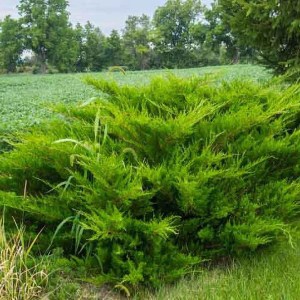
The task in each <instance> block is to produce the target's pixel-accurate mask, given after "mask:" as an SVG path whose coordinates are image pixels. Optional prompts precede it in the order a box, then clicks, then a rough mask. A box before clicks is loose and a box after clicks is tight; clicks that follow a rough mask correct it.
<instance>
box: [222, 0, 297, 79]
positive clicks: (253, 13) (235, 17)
mask: <svg viewBox="0 0 300 300" xmlns="http://www.w3.org/2000/svg"><path fill="white" fill-rule="evenodd" d="M218 3H219V5H220V11H221V15H222V18H223V20H224V23H225V24H227V25H229V26H230V28H231V30H232V32H233V34H235V35H236V36H237V37H238V40H239V44H241V45H246V46H251V47H253V48H254V49H256V50H258V51H259V53H260V56H261V59H262V61H263V63H264V64H265V65H267V66H269V67H271V68H272V69H274V70H275V72H276V73H279V74H280V73H285V72H286V71H288V70H289V69H294V68H298V73H297V75H298V76H297V77H298V78H299V58H300V56H299V53H300V46H299V45H300V2H299V1H295V0H280V1H274V0H265V1H261V0H251V1H250V0H236V1H231V0H220V1H219V2H218Z"/></svg>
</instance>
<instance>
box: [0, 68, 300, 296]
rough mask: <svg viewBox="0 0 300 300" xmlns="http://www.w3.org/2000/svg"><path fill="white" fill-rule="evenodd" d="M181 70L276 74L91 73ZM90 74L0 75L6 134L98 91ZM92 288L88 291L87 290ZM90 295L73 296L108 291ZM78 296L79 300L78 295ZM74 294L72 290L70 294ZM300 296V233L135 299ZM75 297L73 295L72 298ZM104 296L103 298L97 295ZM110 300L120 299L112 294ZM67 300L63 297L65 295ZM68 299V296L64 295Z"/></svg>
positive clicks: (141, 78)
mask: <svg viewBox="0 0 300 300" xmlns="http://www.w3.org/2000/svg"><path fill="white" fill-rule="evenodd" d="M170 72H172V73H175V74H176V75H179V76H184V77H186V76H192V75H204V74H209V75H212V74H213V76H212V77H209V78H210V80H217V81H220V80H223V79H224V80H226V81H230V80H232V79H242V80H254V81H258V82H264V81H266V80H268V79H269V78H270V75H269V73H268V72H267V71H266V70H265V69H264V68H262V67H258V66H249V65H235V66H228V67H227V66H226V67H208V68H201V69H189V70H175V71H168V70H164V71H147V72H127V73H126V74H125V75H123V74H121V73H99V74H88V75H92V76H95V77H104V78H107V79H110V78H113V79H114V80H116V81H118V82H121V83H122V84H143V83H146V82H148V81H149V79H150V78H151V77H153V76H156V75H163V76H165V75H167V74H168V73H170ZM85 76H87V74H84V75H82V74H67V75H61V74H59V75H44V76H41V75H39V76H38V75H37V76H34V75H13V76H0V103H1V106H0V132H4V133H5V132H15V131H17V130H27V129H29V128H30V126H33V125H36V124H39V123H40V122H43V121H44V120H45V119H49V118H52V117H53V116H54V114H53V112H52V110H51V108H52V107H53V106H55V104H58V103H65V104H68V103H80V102H83V101H86V100H88V99H89V98H91V97H94V96H97V95H98V92H97V91H95V90H93V89H92V88H91V87H89V86H87V85H86V84H85V83H84V82H83V80H84V78H85ZM66 277H67V279H66V280H65V281H62V282H63V284H65V285H66V289H68V288H69V289H73V290H76V289H77V290H80V289H83V288H84V287H85V285H81V283H80V282H77V281H76V279H75V278H72V274H71V272H69V274H67V276H66ZM86 292H87V291H86V290H85V289H84V293H86ZM89 292H90V293H91V294H90V296H85V295H82V296H79V294H78V292H76V293H74V294H72V295H73V296H72V297H73V298H69V299H102V298H101V297H102V296H103V290H100V291H97V288H95V289H94V288H91V289H90V291H89ZM75 294H76V295H77V296H76V297H77V298H74V297H75V296H74V295H75ZM70 295H71V293H70ZM299 295H300V243H299V234H298V233H297V232H295V239H294V248H293V247H292V246H291V245H288V243H287V242H286V241H284V242H283V243H282V244H281V245H279V246H278V245H277V246H276V247H271V248H268V249H265V250H263V251H260V252H259V253H258V254H257V253H256V254H251V255H249V256H247V257H239V258H236V259H234V260H226V261H222V262H219V263H214V264H212V265H211V264H210V262H209V261H208V262H206V267H203V268H201V269H199V270H192V271H191V276H187V277H186V278H183V279H182V280H180V281H179V282H178V283H176V284H175V285H168V286H166V285H162V286H161V287H160V288H159V289H158V290H156V291H153V292H151V291H143V290H138V291H137V294H136V295H135V297H134V298H135V299H149V300H150V299H152V300H154V299H161V300H173V299H174V300H175V299H182V300H185V299H187V300H189V299H199V300H200V299H207V300H210V299H212V300H215V299H224V300H227V299H232V300H240V299H241V300H244V299H245V300H248V299H249V300H252V299H253V300H256V299H257V300H260V299H266V300H267V299H269V300H277V299H278V300H279V299H282V300H294V299H295V300H297V299H299ZM70 297H71V296H70ZM97 297H98V298H97ZM105 297H106V299H119V297H118V295H117V294H116V295H115V294H113V293H110V292H109V293H108V294H107V295H106V296H105ZM59 299H63V298H59ZM64 299H65V298H64Z"/></svg>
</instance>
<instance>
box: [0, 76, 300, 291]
mask: <svg viewBox="0 0 300 300" xmlns="http://www.w3.org/2000/svg"><path fill="white" fill-rule="evenodd" d="M87 82H88V83H89V84H91V85H92V86H94V87H95V88H96V89H98V90H99V92H101V93H99V95H100V96H99V99H97V100H95V101H93V102H87V103H86V104H85V105H82V106H81V107H75V106H73V107H70V106H62V107H59V111H60V113H61V114H62V115H63V116H64V117H63V118H61V120H60V121H54V122H52V123H48V124H45V125H43V126H41V127H40V128H36V129H34V130H33V131H32V132H31V133H27V134H23V135H21V136H20V137H19V139H20V142H17V143H14V144H13V147H14V150H12V151H10V152H7V153H4V154H1V156H0V203H1V205H2V206H6V207H8V208H10V212H11V213H13V212H14V213H15V215H18V211H20V212H25V218H26V220H27V221H30V222H31V223H33V224H37V225H36V226H41V225H44V226H46V228H45V232H48V233H49V234H50V235H49V236H50V237H49V239H48V245H49V244H50V240H51V245H52V247H54V246H55V245H56V246H61V247H64V249H65V253H69V254H74V253H75V254H76V255H78V256H85V259H86V260H92V261H93V260H94V263H93V264H92V265H93V267H94V270H93V272H94V273H91V274H96V275H95V276H96V277H95V276H94V281H97V282H105V281H106V282H114V283H119V284H120V286H121V287H124V285H133V286H134V285H137V284H140V283H143V284H152V285H155V284H158V283H159V282H160V280H166V281H167V280H170V281H171V280H174V279H176V278H177V277H179V276H181V275H182V274H184V273H185V272H187V271H188V268H189V267H191V266H192V265H193V264H195V263H197V262H199V261H201V259H202V258H207V257H209V258H214V257H217V256H224V255H234V254H239V253H242V252H244V251H249V250H250V251H253V250H256V249H257V248H258V247H261V246H264V245H267V244H270V243H273V242H276V241H277V240H278V239H280V238H281V237H287V238H290V233H289V227H290V225H289V224H290V222H291V221H292V220H293V219H294V218H295V217H296V216H297V215H298V214H299V196H300V183H299V180H298V177H299V175H300V165H299V163H300V134H299V122H300V101H299V99H300V90H299V86H298V85H293V86H289V87H282V88H281V87H278V86H277V87H274V86H273V85H272V84H268V85H259V84H257V83H252V82H245V81H244V82H242V81H233V82H230V83H218V84H217V83H213V82H212V80H211V79H210V78H196V77H195V78H190V79H181V78H176V77H173V76H170V77H169V78H156V79H154V80H153V81H152V82H151V83H150V84H148V85H145V86H139V87H134V86H120V85H118V84H116V83H115V82H111V81H104V80H97V79H93V78H88V79H87ZM70 222H72V224H70ZM59 224H60V225H59ZM58 225H59V227H58V230H56V228H57V226H58ZM45 240H46V242H47V238H45ZM41 247H42V245H41ZM124 288H125V287H124Z"/></svg>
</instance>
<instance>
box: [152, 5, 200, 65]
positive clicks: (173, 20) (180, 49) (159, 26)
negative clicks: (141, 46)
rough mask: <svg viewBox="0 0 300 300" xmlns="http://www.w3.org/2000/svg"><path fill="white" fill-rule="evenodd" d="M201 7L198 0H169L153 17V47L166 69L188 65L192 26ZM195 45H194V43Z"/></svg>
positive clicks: (191, 48) (191, 49)
mask: <svg viewBox="0 0 300 300" xmlns="http://www.w3.org/2000/svg"><path fill="white" fill-rule="evenodd" d="M202 12H203V7H202V5H201V2H200V1H198V0H187V1H182V0H168V1H167V2H166V4H165V5H164V6H161V7H159V8H157V10H156V11H155V14H154V17H153V23H154V26H155V31H154V33H155V34H154V44H155V47H156V51H157V52H158V53H159V54H160V57H161V60H162V65H163V66H165V67H173V68H174V67H183V66H187V65H188V61H189V60H191V54H192V51H193V48H194V47H195V46H196V45H195V42H196V41H195V39H194V36H193V29H194V26H195V25H196V24H197V23H198V21H197V19H198V18H199V17H200V16H201V13H202ZM196 44H197V43H196Z"/></svg>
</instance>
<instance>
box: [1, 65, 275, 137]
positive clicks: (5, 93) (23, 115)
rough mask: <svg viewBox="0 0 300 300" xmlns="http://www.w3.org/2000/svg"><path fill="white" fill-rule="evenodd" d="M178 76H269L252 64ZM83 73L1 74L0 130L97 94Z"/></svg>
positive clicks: (134, 77) (141, 79)
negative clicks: (58, 105)
mask: <svg viewBox="0 0 300 300" xmlns="http://www.w3.org/2000/svg"><path fill="white" fill-rule="evenodd" d="M169 72H171V71H168V70H159V71H143V72H127V73H126V75H125V76H124V75H123V74H122V73H98V74H95V73H94V74H92V75H93V76H97V77H113V78H114V79H115V80H117V81H118V82H122V83H124V84H129V83H134V84H143V83H146V82H148V81H149V79H150V78H151V77H153V76H155V75H164V74H168V73H169ZM172 72H173V73H175V74H177V75H179V76H192V75H199V74H200V75H201V74H211V73H213V74H219V75H220V76H221V77H223V78H225V79H226V80H231V79H233V78H248V79H255V80H258V81H262V80H265V79H267V78H269V74H268V72H267V71H265V69H264V68H262V67H259V66H251V65H234V66H222V67H206V68H199V69H186V70H173V71H172ZM85 76H86V74H55V75H25V74H24V75H9V76H5V75H1V76H0V103H1V105H0V132H3V131H4V132H6V131H14V130H19V129H21V130H22V129H24V128H28V127H30V126H32V125H36V124H39V123H40V122H41V121H42V120H44V119H48V118H50V117H53V113H52V111H51V107H52V106H53V104H57V103H76V102H81V101H85V100H87V99H89V98H91V97H94V96H96V95H97V92H96V91H94V90H93V89H92V88H91V87H89V86H87V85H86V84H85V83H83V78H84V77H85Z"/></svg>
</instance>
